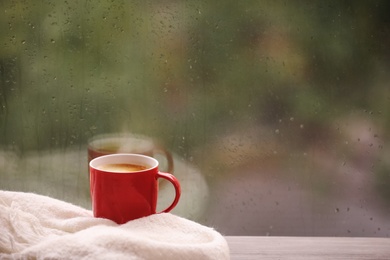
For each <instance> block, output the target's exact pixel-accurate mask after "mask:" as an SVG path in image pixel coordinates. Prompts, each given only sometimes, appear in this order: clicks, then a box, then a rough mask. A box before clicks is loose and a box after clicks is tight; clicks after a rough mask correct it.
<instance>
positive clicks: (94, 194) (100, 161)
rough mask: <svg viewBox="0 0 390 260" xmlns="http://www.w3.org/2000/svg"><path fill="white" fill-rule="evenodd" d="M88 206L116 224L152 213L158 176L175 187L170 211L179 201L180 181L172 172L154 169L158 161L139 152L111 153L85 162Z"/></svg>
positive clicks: (97, 214)
mask: <svg viewBox="0 0 390 260" xmlns="http://www.w3.org/2000/svg"><path fill="white" fill-rule="evenodd" d="M89 172H90V192H91V199H92V210H93V214H94V216H95V217H99V218H107V219H111V220H113V221H115V222H116V223H118V224H123V223H126V222H127V221H129V220H133V219H137V218H141V217H145V216H149V215H151V214H155V213H156V206H157V195H158V181H157V179H158V178H163V179H166V180H168V181H170V182H171V183H172V184H173V186H174V188H175V198H174V200H173V202H172V204H171V205H170V206H169V207H168V208H166V209H165V210H163V211H162V212H169V211H171V210H172V209H173V208H174V207H175V206H176V205H177V203H178V202H179V199H180V195H181V190H180V183H179V181H178V180H177V179H176V177H175V176H173V175H172V174H169V173H164V172H160V171H159V170H158V161H157V160H156V159H154V158H152V157H149V156H145V155H140V154H111V155H104V156H101V157H97V158H95V159H93V160H92V161H91V162H90V163H89Z"/></svg>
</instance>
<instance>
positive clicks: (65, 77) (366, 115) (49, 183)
mask: <svg viewBox="0 0 390 260" xmlns="http://www.w3.org/2000/svg"><path fill="white" fill-rule="evenodd" d="M0 10H1V15H0V189H2V190H14V191H24V192H34V193H38V194H43V195H47V196H51V197H54V198H58V199H61V200H64V201H68V202H71V203H74V204H77V205H80V206H83V207H86V208H89V209H90V208H91V205H90V204H91V202H90V194H89V177H88V160H89V156H91V153H92V152H97V151H98V150H99V149H101V148H102V147H101V145H103V144H104V143H105V142H106V141H107V140H111V141H112V140H116V141H115V142H116V144H115V148H112V147H111V146H114V144H113V143H111V146H110V147H104V148H105V149H106V150H105V152H107V150H110V149H114V150H113V152H117V151H123V152H132V153H133V152H134V153H145V154H148V155H150V156H154V157H155V158H156V159H158V160H159V162H160V164H161V169H162V170H164V171H169V172H172V173H173V174H174V175H175V176H176V177H177V178H178V179H179V180H180V182H181V184H182V192H183V193H182V199H181V201H180V202H179V204H178V206H177V207H176V208H175V209H174V210H173V213H174V214H177V215H180V216H183V217H186V218H189V219H192V220H195V221H198V222H199V223H202V224H205V225H208V226H213V227H215V228H216V229H217V230H219V231H220V232H221V233H223V234H224V235H296V236H378V237H388V236H389V235H390V148H389V145H388V143H389V140H390V88H389V82H390V76H389V75H390V74H389V73H388V72H389V69H390V59H389V58H390V52H389V46H390V30H389V28H390V26H389V25H390V19H389V15H388V14H389V11H390V5H389V3H388V1H354V2H341V1H326V2H320V1H314V2H313V1H294V2H292V1H273V2H266V1H176V0H170V1H105V0H99V1H60V2H59V1H38V2H36V1H34V2H32V1H13V0H2V1H1V2H0ZM99 140H100V141H99ZM118 140H119V141H118ZM127 144H128V145H127ZM121 145H123V146H126V145H127V146H126V147H120V148H119V146H121ZM107 146H109V145H108V144H107ZM99 147H100V148H99ZM109 148H110V149H109ZM120 149H123V150H120ZM88 151H89V154H88ZM160 191H161V192H160V195H159V207H160V208H164V207H165V206H166V204H167V203H169V202H170V201H171V197H172V196H173V195H172V194H173V191H172V189H171V188H170V185H168V184H166V183H164V182H161V183H160Z"/></svg>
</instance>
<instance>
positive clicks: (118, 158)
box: [89, 153, 159, 174]
mask: <svg viewBox="0 0 390 260" xmlns="http://www.w3.org/2000/svg"><path fill="white" fill-rule="evenodd" d="M128 158H132V160H131V161H129V160H128ZM107 163H114V164H115V163H134V164H141V165H143V166H146V167H147V168H146V169H145V170H140V171H136V172H115V171H105V170H100V169H98V168H97V167H98V166H100V165H102V164H107ZM158 165H159V163H158V161H157V160H156V159H155V158H153V157H150V156H147V155H143V154H134V153H115V154H107V155H102V156H99V157H96V158H94V159H92V160H91V161H90V162H89V167H90V168H93V169H95V170H97V171H101V172H109V173H118V174H123V173H124V174H126V173H137V172H146V171H150V170H153V169H155V168H157V167H158Z"/></svg>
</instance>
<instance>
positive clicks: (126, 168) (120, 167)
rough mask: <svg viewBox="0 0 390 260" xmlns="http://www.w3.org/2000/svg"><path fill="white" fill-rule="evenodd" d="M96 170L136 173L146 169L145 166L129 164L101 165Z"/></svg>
mask: <svg viewBox="0 0 390 260" xmlns="http://www.w3.org/2000/svg"><path fill="white" fill-rule="evenodd" d="M96 168H97V169H99V170H102V171H107V172H138V171H143V170H146V169H147V167H146V166H143V165H137V164H129V163H117V164H103V165H100V166H98V167H96Z"/></svg>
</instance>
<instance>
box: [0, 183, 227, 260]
mask: <svg viewBox="0 0 390 260" xmlns="http://www.w3.org/2000/svg"><path fill="white" fill-rule="evenodd" d="M80 258H82V259H165V260H167V259H229V248H228V245H227V243H226V240H225V239H224V237H223V236H222V235H221V234H220V233H218V232H217V231H215V230H214V229H212V228H209V227H205V226H203V225H200V224H198V223H195V222H193V221H190V220H187V219H184V218H181V217H178V216H175V215H173V214H170V213H163V214H156V215H152V216H149V217H145V218H141V219H137V220H133V221H129V222H128V223H126V224H123V225H117V224H116V223H114V222H112V221H110V220H107V219H98V218H94V217H93V215H92V212H91V211H90V210H86V209H83V208H81V207H78V206H75V205H72V204H69V203H67V202H64V201H60V200H56V199H53V198H50V197H46V196H42V195H37V194H33V193H23V192H10V191H1V190H0V259H80Z"/></svg>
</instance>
